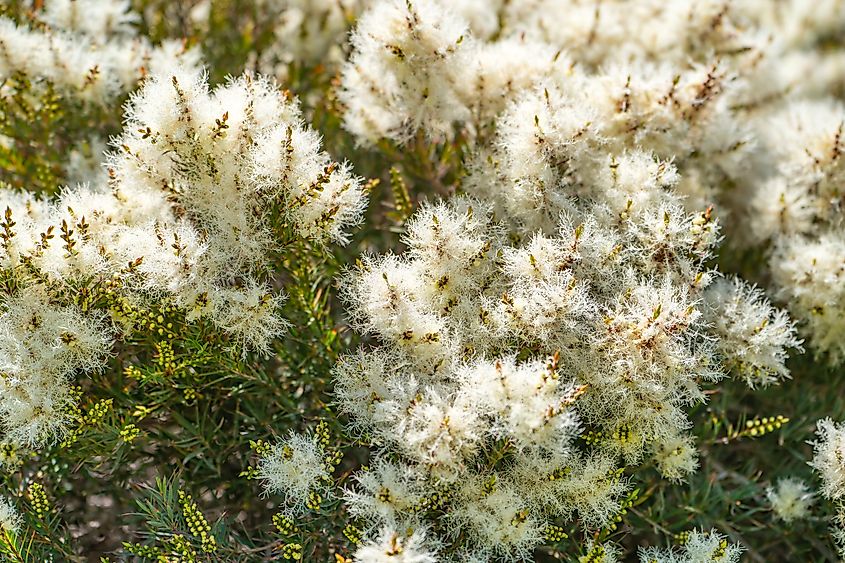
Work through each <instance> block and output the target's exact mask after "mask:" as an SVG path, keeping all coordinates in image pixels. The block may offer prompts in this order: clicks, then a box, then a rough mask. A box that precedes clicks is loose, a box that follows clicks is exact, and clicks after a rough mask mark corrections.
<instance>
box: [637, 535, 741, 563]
mask: <svg viewBox="0 0 845 563" xmlns="http://www.w3.org/2000/svg"><path fill="white" fill-rule="evenodd" d="M639 555H640V563H711V562H712V561H719V562H720V563H737V562H738V561H739V557H740V555H742V547H741V546H739V545H737V544H734V543H730V542H728V540H727V539H725V537H724V536H722V535H721V534H719V533H717V532H716V531H715V530H710V531H709V532H704V531H700V530H693V531H692V532H690V535H689V537H688V538H687V540H686V542H685V543H684V545H683V546H681V547H680V548H679V549H678V548H668V549H658V548H654V547H649V548H646V549H642V548H641V549H640V553H639Z"/></svg>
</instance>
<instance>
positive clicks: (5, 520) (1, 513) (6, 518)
mask: <svg viewBox="0 0 845 563" xmlns="http://www.w3.org/2000/svg"><path fill="white" fill-rule="evenodd" d="M22 520H23V519H22V518H21V515H20V514H19V513H18V510H17V508H15V506H14V505H13V504H12V503H11V502H10V501H9V499H7V498H0V528H2V529H3V530H4V531H5V532H7V533H11V534H16V533H17V532H18V529H19V528H20V525H21V521H22Z"/></svg>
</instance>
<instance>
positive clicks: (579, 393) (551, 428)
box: [335, 0, 800, 559]
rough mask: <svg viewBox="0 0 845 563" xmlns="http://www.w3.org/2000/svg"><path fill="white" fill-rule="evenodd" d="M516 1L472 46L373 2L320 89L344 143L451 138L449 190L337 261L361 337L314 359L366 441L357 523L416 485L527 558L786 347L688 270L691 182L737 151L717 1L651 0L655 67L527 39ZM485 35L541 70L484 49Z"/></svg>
mask: <svg viewBox="0 0 845 563" xmlns="http://www.w3.org/2000/svg"><path fill="white" fill-rule="evenodd" d="M529 4H530V3H529ZM537 4H538V6H535V7H533V8H526V7H525V6H522V4H520V5H519V6H520V8H525V9H523V10H522V11H521V12H520V13H519V14H516V13H514V14H509V15H505V16H503V17H502V18H500V19H501V21H503V22H506V24H503V28H502V30H501V33H500V34H499V35H498V36H497V38H496V39H495V40H492V41H491V40H489V39H486V38H485V37H487V36H486V35H485V34H484V33H483V32H480V33H477V32H476V31H475V29H474V28H473V25H472V24H471V23H470V22H471V21H472V18H467V19H466V20H463V21H462V19H461V17H460V15H456V14H455V13H452V12H450V11H447V10H444V9H443V6H441V5H440V4H439V3H437V2H435V1H431V0H426V1H419V2H416V1H409V2H400V1H393V0H385V1H382V2H379V3H376V4H374V5H373V6H372V7H371V8H370V9H369V10H368V11H367V12H365V13H364V15H362V17H361V19H360V21H359V24H358V27H357V30H356V31H355V32H354V34H353V39H352V45H353V53H352V55H351V58H350V62H349V63H348V65H347V67H346V68H345V70H344V75H343V78H342V90H341V93H340V94H341V99H342V100H343V101H345V104H346V126H347V128H348V129H349V130H350V131H351V132H352V133H353V134H355V135H356V137H357V138H358V140H359V141H360V142H361V143H362V144H373V143H376V142H379V141H381V140H383V139H387V140H392V141H395V142H399V143H403V142H408V141H409V140H410V139H411V138H412V137H413V136H414V135H415V134H416V133H417V132H424V133H425V134H426V135H427V136H428V137H429V138H432V139H444V138H446V139H449V138H452V136H453V135H455V134H456V132H457V131H458V130H459V129H460V130H463V131H464V132H466V133H467V134H468V135H467V138H468V139H470V141H469V143H470V151H469V157H468V161H467V165H468V170H469V173H468V174H467V176H466V177H465V178H464V179H463V181H462V188H463V190H464V191H465V192H467V193H468V194H469V195H471V196H472V197H469V198H468V197H456V198H453V199H451V200H450V201H448V202H444V203H435V204H428V205H424V206H422V207H421V208H420V209H419V210H418V212H417V213H416V215H415V216H414V217H413V218H412V219H411V221H410V223H409V224H408V225H407V234H406V237H405V241H404V242H405V245H406V246H407V251H406V252H405V253H404V254H401V255H394V254H387V255H384V256H377V257H373V256H369V257H365V258H364V259H363V260H362V262H361V264H360V265H359V267H357V268H356V269H355V270H353V271H352V272H350V274H349V275H348V276H347V280H346V282H345V284H344V292H345V297H346V302H347V303H348V312H349V315H350V318H351V322H352V325H353V327H354V328H356V329H357V330H358V331H359V332H361V333H362V334H364V335H368V336H372V337H373V338H374V339H375V340H376V342H377V343H378V345H377V346H376V347H375V348H370V349H364V350H362V351H360V352H359V353H358V354H354V355H350V356H347V357H346V358H345V359H343V360H342V361H341V363H340V364H339V365H338V367H337V369H336V374H335V376H336V393H337V396H338V402H339V406H340V407H341V409H342V410H343V411H344V412H346V413H348V414H349V415H350V418H351V421H352V425H353V427H354V428H356V429H358V430H359V431H360V432H362V433H364V434H365V435H366V436H368V437H371V438H372V439H373V440H374V442H375V444H376V445H377V447H378V455H377V459H378V460H379V461H377V462H376V464H375V466H374V468H373V469H371V470H370V471H367V472H364V473H363V474H362V475H360V476H359V483H358V487H357V488H356V489H355V490H354V491H352V492H350V493H349V503H350V507H351V510H352V511H353V512H354V513H356V514H357V515H358V516H359V517H360V518H362V519H364V520H365V521H368V522H370V523H371V524H372V526H373V528H374V529H378V528H380V527H381V526H385V525H387V526H397V525H398V526H400V527H402V526H411V527H415V526H420V525H423V526H425V525H427V524H426V518H425V517H426V515H427V514H429V513H432V512H436V510H437V509H438V507H432V506H431V503H430V502H429V501H428V500H427V499H430V498H431V497H433V496H435V495H436V496H437V498H438V499H439V502H440V503H445V505H447V506H448V508H447V509H444V514H445V516H444V518H443V522H445V523H446V525H447V527H446V533H447V535H448V536H450V537H453V538H454V537H460V538H462V540H463V542H464V546H463V549H464V550H465V552H464V555H465V556H466V557H479V558H482V559H483V558H485V557H492V556H496V557H504V558H517V559H518V558H520V557H525V556H526V554H527V553H529V552H530V550H531V549H532V548H533V546H535V545H537V544H539V543H541V542H542V537H543V530H544V528H545V526H547V525H551V524H552V523H553V522H554V521H556V520H559V519H563V520H568V519H572V518H574V517H577V518H579V519H580V521H581V522H583V523H585V524H586V525H587V526H589V527H594V528H598V527H601V526H604V525H606V524H607V523H608V521H609V519H610V518H611V517H612V516H614V514H615V513H616V512H617V511H618V510H620V502H621V495H623V494H624V492H625V491H626V488H627V485H626V479H624V478H623V477H622V473H621V472H622V468H623V467H624V466H625V465H631V464H637V463H639V462H640V461H641V460H642V459H643V458H644V456H648V457H649V458H651V459H653V460H654V461H655V463H656V465H657V467H658V468H659V469H660V471H661V472H662V473H663V474H664V476H665V477H667V478H670V479H683V478H684V477H685V475H687V474H688V473H689V472H691V471H693V470H694V469H695V468H696V466H697V462H696V451H695V447H694V446H693V444H692V442H691V440H690V438H689V437H688V436H687V434H686V432H685V430H686V429H687V428H689V426H690V422H689V420H688V419H687V416H686V414H685V408H686V407H687V406H688V405H691V404H695V403H699V402H702V401H703V400H704V394H703V392H702V386H703V385H705V384H707V383H708V382H715V381H718V380H719V379H720V378H722V377H724V376H725V375H726V374H729V373H730V374H733V375H734V376H736V377H738V378H740V379H742V380H744V381H745V382H746V383H747V384H748V385H749V386H751V387H755V386H764V385H767V384H770V383H773V382H776V381H778V380H780V379H783V378H784V377H787V376H788V371H787V369H786V367H785V365H784V362H785V359H786V355H787V350H789V349H791V348H792V349H797V348H800V341H799V340H798V339H797V338H796V336H795V330H794V328H793V326H792V323H791V322H790V321H789V319H788V317H787V316H786V314H785V313H784V312H782V311H780V310H777V309H775V308H773V307H772V306H771V305H770V304H769V303H768V302H767V301H766V300H765V298H764V297H763V296H762V292H761V291H760V290H758V289H756V288H754V287H752V286H750V285H748V284H747V283H745V282H743V281H741V280H739V279H726V278H724V277H722V276H721V274H719V273H717V272H714V271H711V270H710V269H709V267H708V265H707V264H708V260H709V259H710V258H711V256H712V255H713V251H714V249H715V248H716V246H717V243H718V242H719V227H718V222H717V218H716V213H715V212H714V210H713V208H712V206H709V205H707V204H708V202H710V201H712V198H711V197H710V195H709V194H710V193H715V191H716V188H717V187H718V185H719V182H721V181H726V180H727V179H732V178H734V179H735V178H738V177H740V175H741V173H742V172H743V170H744V169H745V165H746V163H745V159H746V157H747V147H748V145H749V137H748V135H749V134H750V133H749V132H748V131H747V130H746V129H743V128H739V127H738V126H736V125H735V124H734V123H733V122H732V116H733V113H732V112H731V108H730V101H731V100H735V99H736V98H735V97H731V96H734V94H731V95H730V96H729V95H728V94H729V93H730V92H732V88H733V87H732V86H731V82H732V80H733V78H732V77H733V76H734V73H735V72H737V70H736V69H737V68H738V67H739V66H741V64H743V61H740V60H731V61H730V63H729V64H728V63H725V64H727V66H724V67H723V66H722V64H721V63H717V62H714V61H715V59H714V57H713V56H711V55H710V54H709V49H710V48H711V47H712V46H713V45H717V46H719V47H724V48H728V46H730V47H731V48H732V49H738V48H739V46H738V45H740V44H741V43H737V42H738V41H740V39H741V38H737V37H736V35H737V33H735V29H734V27H731V25H732V24H729V23H728V22H727V21H726V22H724V24H723V25H722V24H719V26H717V27H719V29H717V30H716V31H715V32H714V33H712V34H711V33H710V32H708V29H709V28H710V27H712V26H713V22H714V20H713V18H717V19H718V18H719V17H721V16H719V15H718V13H717V12H716V11H713V10H709V11H708V10H707V9H705V10H703V12H700V11H698V10H694V9H693V6H692V4H689V5H686V4H685V9H678V10H677V11H676V10H675V9H674V8H665V9H663V10H662V11H661V12H660V14H661V17H666V18H667V21H671V22H674V24H675V27H676V28H678V29H679V30H680V31H679V32H678V37H682V36H683V37H688V40H687V41H686V42H683V41H680V39H679V40H678V41H677V42H676V41H674V40H672V41H668V42H667V46H668V45H669V44H670V43H671V44H672V45H674V47H673V48H668V47H667V49H664V50H663V51H661V52H662V53H663V52H664V51H665V56H666V58H665V60H664V59H661V60H654V57H653V56H651V54H652V52H651V50H650V49H649V45H645V44H644V45H640V46H637V45H636V42H635V41H634V42H627V43H626V45H628V46H630V47H631V51H630V52H627V51H626V53H627V54H625V55H624V56H617V57H615V58H610V52H607V53H604V54H601V53H593V54H591V55H586V54H585V53H583V52H579V48H578V45H579V41H580V40H579V39H578V38H576V37H570V38H568V39H563V38H559V37H558V38H555V37H549V36H548V35H542V36H541V35H540V34H538V33H532V32H531V30H530V29H528V28H527V27H526V26H531V25H533V26H535V31H537V28H544V26H543V24H542V23H541V21H542V20H541V19H537V18H536V17H535V16H536V15H537V14H539V13H540V12H541V11H542V10H543V7H547V6H545V5H546V4H548V3H543V2H538V3H537ZM551 4H558V3H554V2H552V3H551ZM562 4H565V3H562ZM540 5H542V6H540ZM611 5H612V6H614V7H615V8H618V9H619V10H625V7H623V6H622V5H621V3H620V4H619V5H616V4H615V3H611ZM715 5H716V4H715V3H714V4H713V5H712V6H711V5H708V6H709V8H714V7H715ZM535 9H536V10H537V11H536V12H534V11H533V10H535ZM591 9H592V8H591ZM508 10H509V8H505V12H506V14H507V13H508ZM514 10H516V11H519V9H517V8H514ZM597 13H598V12H597ZM610 13H611V16H610V17H614V16H613V15H612V14H614V11H613V10H611V12H610ZM621 13H622V12H621V11H620V12H619V13H617V14H616V16H615V17H620V16H621ZM693 16H694V17H693ZM642 17H645V16H644V15H643V16H642ZM650 25H651V24H650ZM558 27H560V26H558ZM510 29H514V30H519V36H518V37H517V36H515V35H511V33H510V31H509V30H510ZM565 29H567V30H569V28H565ZM614 29H615V28H614ZM546 31H548V30H546ZM628 33H630V34H634V32H633V28H632V29H631V30H629V31H628ZM529 38H533V39H529ZM642 39H643V41H648V40H649V37H644V38H642ZM651 39H655V38H654V37H652V38H651ZM660 39H661V40H663V36H661V38H660ZM502 41H510V42H513V44H512V45H511V47H512V48H513V52H514V53H517V54H516V55H514V56H518V57H520V60H530V61H532V63H531V64H537V65H541V66H542V69H541V70H535V69H531V70H526V68H525V65H522V66H520V65H509V64H507V62H506V61H507V60H508V57H499V58H497V59H495V63H493V62H492V61H493V59H491V58H489V57H490V56H491V55H490V53H491V52H492V51H494V50H496V49H498V48H500V47H501V42H502ZM532 41H534V42H532ZM601 44H602V46H603V48H608V49H612V48H613V41H611V40H607V41H605V42H603V43H601ZM652 46H653V45H652ZM561 48H567V49H568V50H569V51H573V50H574V51H575V52H576V53H579V56H576V57H575V60H578V61H579V63H580V66H575V65H573V64H572V63H571V62H570V60H569V59H567V58H566V57H563V56H561V55H560V50H561ZM677 49H682V51H681V52H675V51H676V50H677ZM532 50H533V54H532V55H530V56H527V55H526V53H529V52H532ZM579 57H580V58H579ZM682 60H684V61H690V60H691V61H693V63H689V62H687V63H684V64H681V63H679V61H682ZM668 62H672V63H677V64H674V65H673V66H669V65H668V64H665V63H668ZM529 66H530V65H529ZM679 68H680V73H679V71H678V69H679ZM491 69H495V72H494V73H493V75H491V74H485V72H486V71H488V70H491ZM523 71H525V72H524V74H523ZM476 73H477V74H476ZM498 83H502V84H505V83H506V84H507V85H508V87H507V88H505V89H502V88H499V87H491V88H489V89H488V88H487V87H488V86H492V85H496V84H498ZM491 95H492V96H493V97H488V96H491ZM736 95H739V94H736ZM702 190H704V191H702ZM705 192H706V193H705ZM695 205H699V206H700V207H698V208H697V209H696V207H695ZM585 430H587V431H588V432H587V433H584V431H585ZM579 436H585V437H586V436H589V438H588V439H587V447H582V445H581V444H580V443H579V442H578V441H577V438H578V437H579ZM397 456H398V459H399V460H402V461H401V463H399V464H398V465H397V463H398V462H397ZM388 460H390V461H388ZM444 498H445V500H443V499H444Z"/></svg>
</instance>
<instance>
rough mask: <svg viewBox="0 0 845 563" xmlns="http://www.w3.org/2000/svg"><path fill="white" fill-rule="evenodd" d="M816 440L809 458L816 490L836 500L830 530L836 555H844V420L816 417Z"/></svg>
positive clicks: (829, 498) (831, 499) (825, 496)
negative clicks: (818, 485) (815, 475)
mask: <svg viewBox="0 0 845 563" xmlns="http://www.w3.org/2000/svg"><path fill="white" fill-rule="evenodd" d="M816 435H817V440H816V441H814V442H811V443H812V444H813V449H814V455H813V459H812V461H811V462H810V465H811V466H812V467H813V469H815V470H816V473H818V475H819V477H821V480H822V486H821V489H820V490H819V492H820V493H821V495H822V496H823V497H824V498H826V499H828V500H830V501H833V502H834V503H835V504H836V514H835V516H834V518H833V522H832V526H831V534H832V536H833V538H834V539H835V540H836V543H837V545H838V547H839V555H840V557H843V558H845V503H843V499H845V424H842V423H837V422H834V421H833V420H831V419H830V418H826V419H823V420H820V421H818V423H817V430H816Z"/></svg>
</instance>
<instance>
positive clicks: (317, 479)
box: [258, 432, 329, 513]
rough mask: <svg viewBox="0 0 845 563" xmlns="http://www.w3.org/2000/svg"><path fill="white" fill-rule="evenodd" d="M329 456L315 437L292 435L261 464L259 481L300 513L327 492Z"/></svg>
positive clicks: (278, 445) (260, 462)
mask: <svg viewBox="0 0 845 563" xmlns="http://www.w3.org/2000/svg"><path fill="white" fill-rule="evenodd" d="M325 457H326V456H325V452H323V448H322V447H321V446H320V445H319V444H318V443H317V440H316V439H315V437H314V436H311V435H309V436H303V435H301V434H296V433H294V432H291V433H290V434H289V435H288V437H287V438H285V439H284V440H281V441H279V442H278V443H277V444H275V445H274V446H273V448H272V449H271V451H270V452H269V453H268V454H267V455H265V456H263V457H262V458H261V460H260V461H259V464H258V477H259V478H260V479H263V480H264V486H265V488H266V490H267V491H268V492H270V493H273V494H282V495H283V496H284V499H285V509H286V510H288V511H290V512H291V513H297V512H299V511H301V509H302V508H303V507H304V506H305V503H306V502H308V495H309V493H312V492H317V493H320V492H323V491H324V490H325V481H326V480H327V479H329V473H328V471H327V469H326V460H325Z"/></svg>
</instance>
